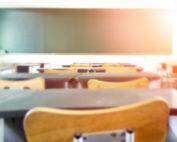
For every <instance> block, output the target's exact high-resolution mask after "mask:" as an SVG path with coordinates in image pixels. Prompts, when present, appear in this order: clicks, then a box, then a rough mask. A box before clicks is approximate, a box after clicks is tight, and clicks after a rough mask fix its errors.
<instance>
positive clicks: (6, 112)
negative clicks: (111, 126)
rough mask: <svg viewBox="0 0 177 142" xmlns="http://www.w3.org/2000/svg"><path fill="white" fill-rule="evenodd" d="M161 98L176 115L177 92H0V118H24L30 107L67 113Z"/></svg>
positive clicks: (146, 90) (153, 90)
mask: <svg viewBox="0 0 177 142" xmlns="http://www.w3.org/2000/svg"><path fill="white" fill-rule="evenodd" d="M157 96H161V97H162V98H164V99H165V100H166V101H167V102H168V104H169V107H170V113H171V114H175V115H177V102H176V100H177V91H176V90H173V89H128V90H127V89H98V90H97V89H96V90H95V89H94V90H88V89H48V90H42V91H35V90H2V91H0V117H3V118H5V117H19V116H24V114H25V113H26V111H28V110H29V109H31V108H33V107H38V106H41V107H53V108H67V109H93V108H109V107H118V106H123V105H128V104H132V103H137V102H140V101H143V100H147V99H151V98H153V97H157Z"/></svg>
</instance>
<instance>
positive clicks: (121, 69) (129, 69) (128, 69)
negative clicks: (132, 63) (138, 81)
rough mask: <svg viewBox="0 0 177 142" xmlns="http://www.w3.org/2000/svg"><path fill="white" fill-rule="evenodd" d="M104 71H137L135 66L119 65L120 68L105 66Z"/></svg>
mask: <svg viewBox="0 0 177 142" xmlns="http://www.w3.org/2000/svg"><path fill="white" fill-rule="evenodd" d="M105 72H137V68H135V67H134V68H133V67H131V68H125V67H121V68H112V67H107V68H105Z"/></svg>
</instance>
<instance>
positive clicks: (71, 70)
mask: <svg viewBox="0 0 177 142" xmlns="http://www.w3.org/2000/svg"><path fill="white" fill-rule="evenodd" d="M44 73H77V69H63V70H56V69H44Z"/></svg>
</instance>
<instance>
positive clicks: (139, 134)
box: [24, 98, 169, 142]
mask: <svg viewBox="0 0 177 142" xmlns="http://www.w3.org/2000/svg"><path fill="white" fill-rule="evenodd" d="M142 112H143V113H142ZM168 114H169V109H168V105H167V103H166V102H165V101H164V100H162V99H161V98H154V99H151V100H148V101H144V102H140V103H137V104H132V105H127V106H123V107H117V108H111V109H102V110H82V111H78V110H61V109H50V108H34V109H32V110H31V111H29V112H28V113H27V115H26V117H25V120H24V128H25V132H26V136H27V140H28V142H49V141H50V142H72V141H73V136H74V134H75V133H78V132H81V133H91V132H100V131H112V130H119V129H127V128H133V129H134V132H135V142H164V141H165V136H166V130H167V123H168Z"/></svg>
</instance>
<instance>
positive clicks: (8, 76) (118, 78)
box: [0, 72, 159, 81]
mask: <svg viewBox="0 0 177 142" xmlns="http://www.w3.org/2000/svg"><path fill="white" fill-rule="evenodd" d="M39 76H41V77H44V78H46V79H57V78H69V79H70V78H72V77H78V78H81V79H84V78H85V79H90V78H95V79H96V78H98V79H99V78H102V79H107V78H108V79H109V80H110V78H111V79H113V80H116V81H121V80H126V79H129V80H130V79H136V78H140V77H147V78H148V79H149V80H157V79H159V76H158V75H157V74H154V73H151V72H131V73H130V72H123V73H122V72H118V73H34V74H31V73H13V74H0V78H4V79H28V78H35V77H39Z"/></svg>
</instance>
